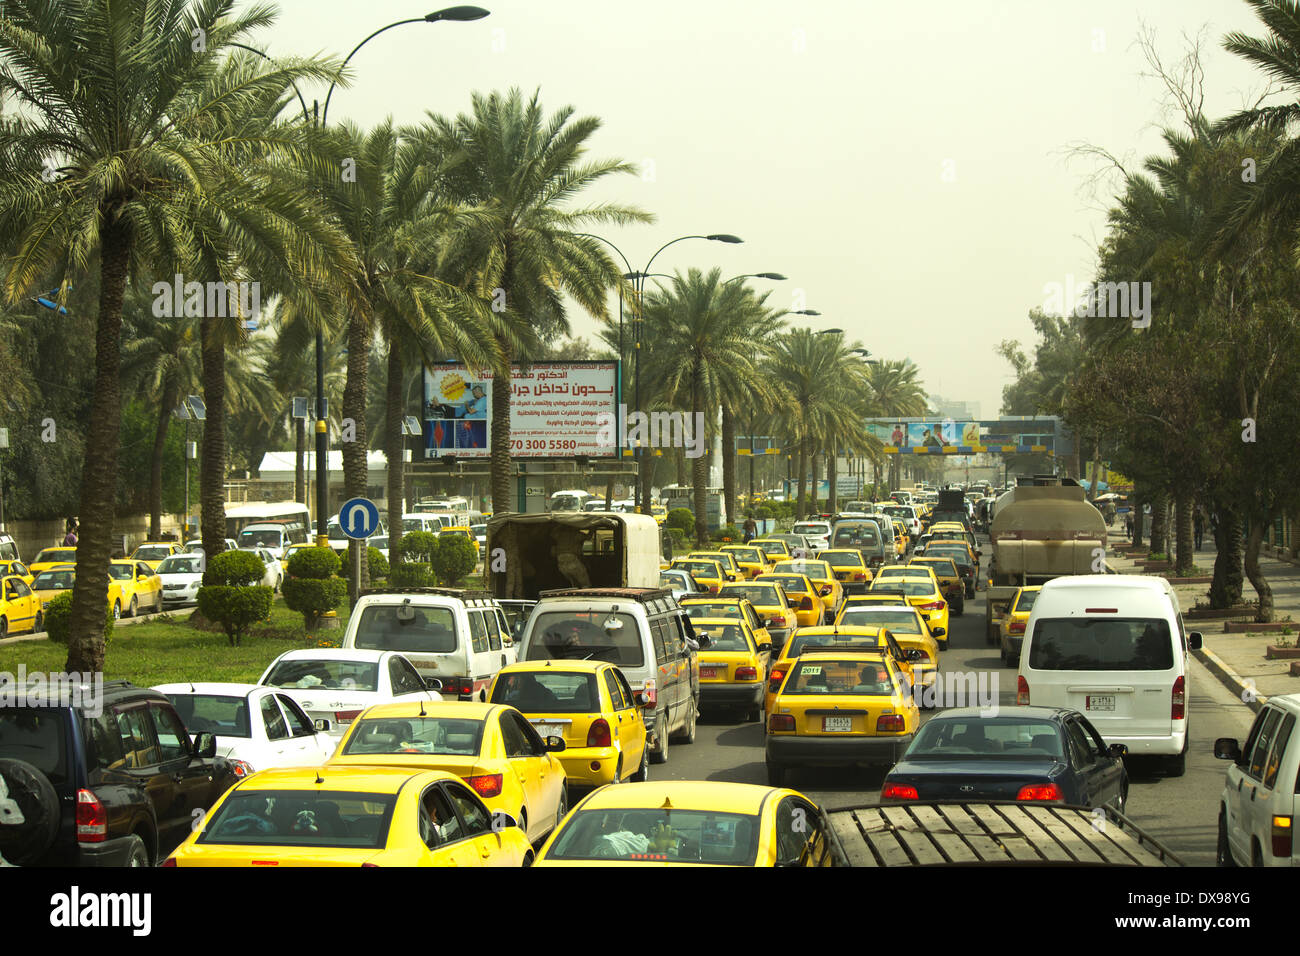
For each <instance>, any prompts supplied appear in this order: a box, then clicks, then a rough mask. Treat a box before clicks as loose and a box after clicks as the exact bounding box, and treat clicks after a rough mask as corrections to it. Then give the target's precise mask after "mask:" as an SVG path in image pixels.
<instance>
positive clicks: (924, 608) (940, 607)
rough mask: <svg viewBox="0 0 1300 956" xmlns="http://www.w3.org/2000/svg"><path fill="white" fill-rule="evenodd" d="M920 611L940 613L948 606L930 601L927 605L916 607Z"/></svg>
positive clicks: (941, 602) (940, 602)
mask: <svg viewBox="0 0 1300 956" xmlns="http://www.w3.org/2000/svg"><path fill="white" fill-rule="evenodd" d="M917 606H918V607H919V608H920V609H921V610H922V611H942V610H943V609H944V608H945V607H947V606H948V605H947V604H945V603H944V602H943V601H931V602H930V603H929V604H919V605H917Z"/></svg>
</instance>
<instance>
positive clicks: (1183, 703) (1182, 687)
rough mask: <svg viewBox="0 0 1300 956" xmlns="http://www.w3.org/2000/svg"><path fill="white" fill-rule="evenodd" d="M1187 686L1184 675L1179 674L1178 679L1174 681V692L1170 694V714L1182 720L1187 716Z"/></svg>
mask: <svg viewBox="0 0 1300 956" xmlns="http://www.w3.org/2000/svg"><path fill="white" fill-rule="evenodd" d="M1186 687H1187V685H1186V684H1184V683H1183V678H1182V676H1181V675H1179V678H1178V680H1176V681H1174V692H1173V693H1172V694H1171V695H1170V709H1169V716H1170V717H1171V718H1173V719H1174V720H1182V719H1183V718H1184V717H1186V716H1187V691H1186Z"/></svg>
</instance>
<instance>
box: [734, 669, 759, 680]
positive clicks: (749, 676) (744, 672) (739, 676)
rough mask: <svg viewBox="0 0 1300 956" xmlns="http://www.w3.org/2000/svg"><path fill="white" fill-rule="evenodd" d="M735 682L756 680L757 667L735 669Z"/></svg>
mask: <svg viewBox="0 0 1300 956" xmlns="http://www.w3.org/2000/svg"><path fill="white" fill-rule="evenodd" d="M736 680H758V668H757V667H737V668H736Z"/></svg>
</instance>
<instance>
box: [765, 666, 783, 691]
mask: <svg viewBox="0 0 1300 956" xmlns="http://www.w3.org/2000/svg"><path fill="white" fill-rule="evenodd" d="M784 679H785V671H772V673H771V674H769V675H768V677H767V688H768V690H770V691H771V692H772V693H774V694H775V693H776V692H777V691H778V690H780V688H781V681H783V680H784Z"/></svg>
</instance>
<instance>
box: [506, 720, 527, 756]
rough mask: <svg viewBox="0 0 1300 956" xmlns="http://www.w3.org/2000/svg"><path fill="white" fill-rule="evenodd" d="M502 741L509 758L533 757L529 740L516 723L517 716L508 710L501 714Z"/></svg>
mask: <svg viewBox="0 0 1300 956" xmlns="http://www.w3.org/2000/svg"><path fill="white" fill-rule="evenodd" d="M500 724H501V740H502V742H503V743H504V744H505V748H506V756H507V757H531V756H532V750H531V748H530V747H529V746H528V738H527V737H526V736H525V735H524V732H523V731H522V730H520V729H519V725H518V724H516V723H515V715H514V714H512V713H511V712H510V711H508V710H503V711H502V712H501V719H500Z"/></svg>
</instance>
